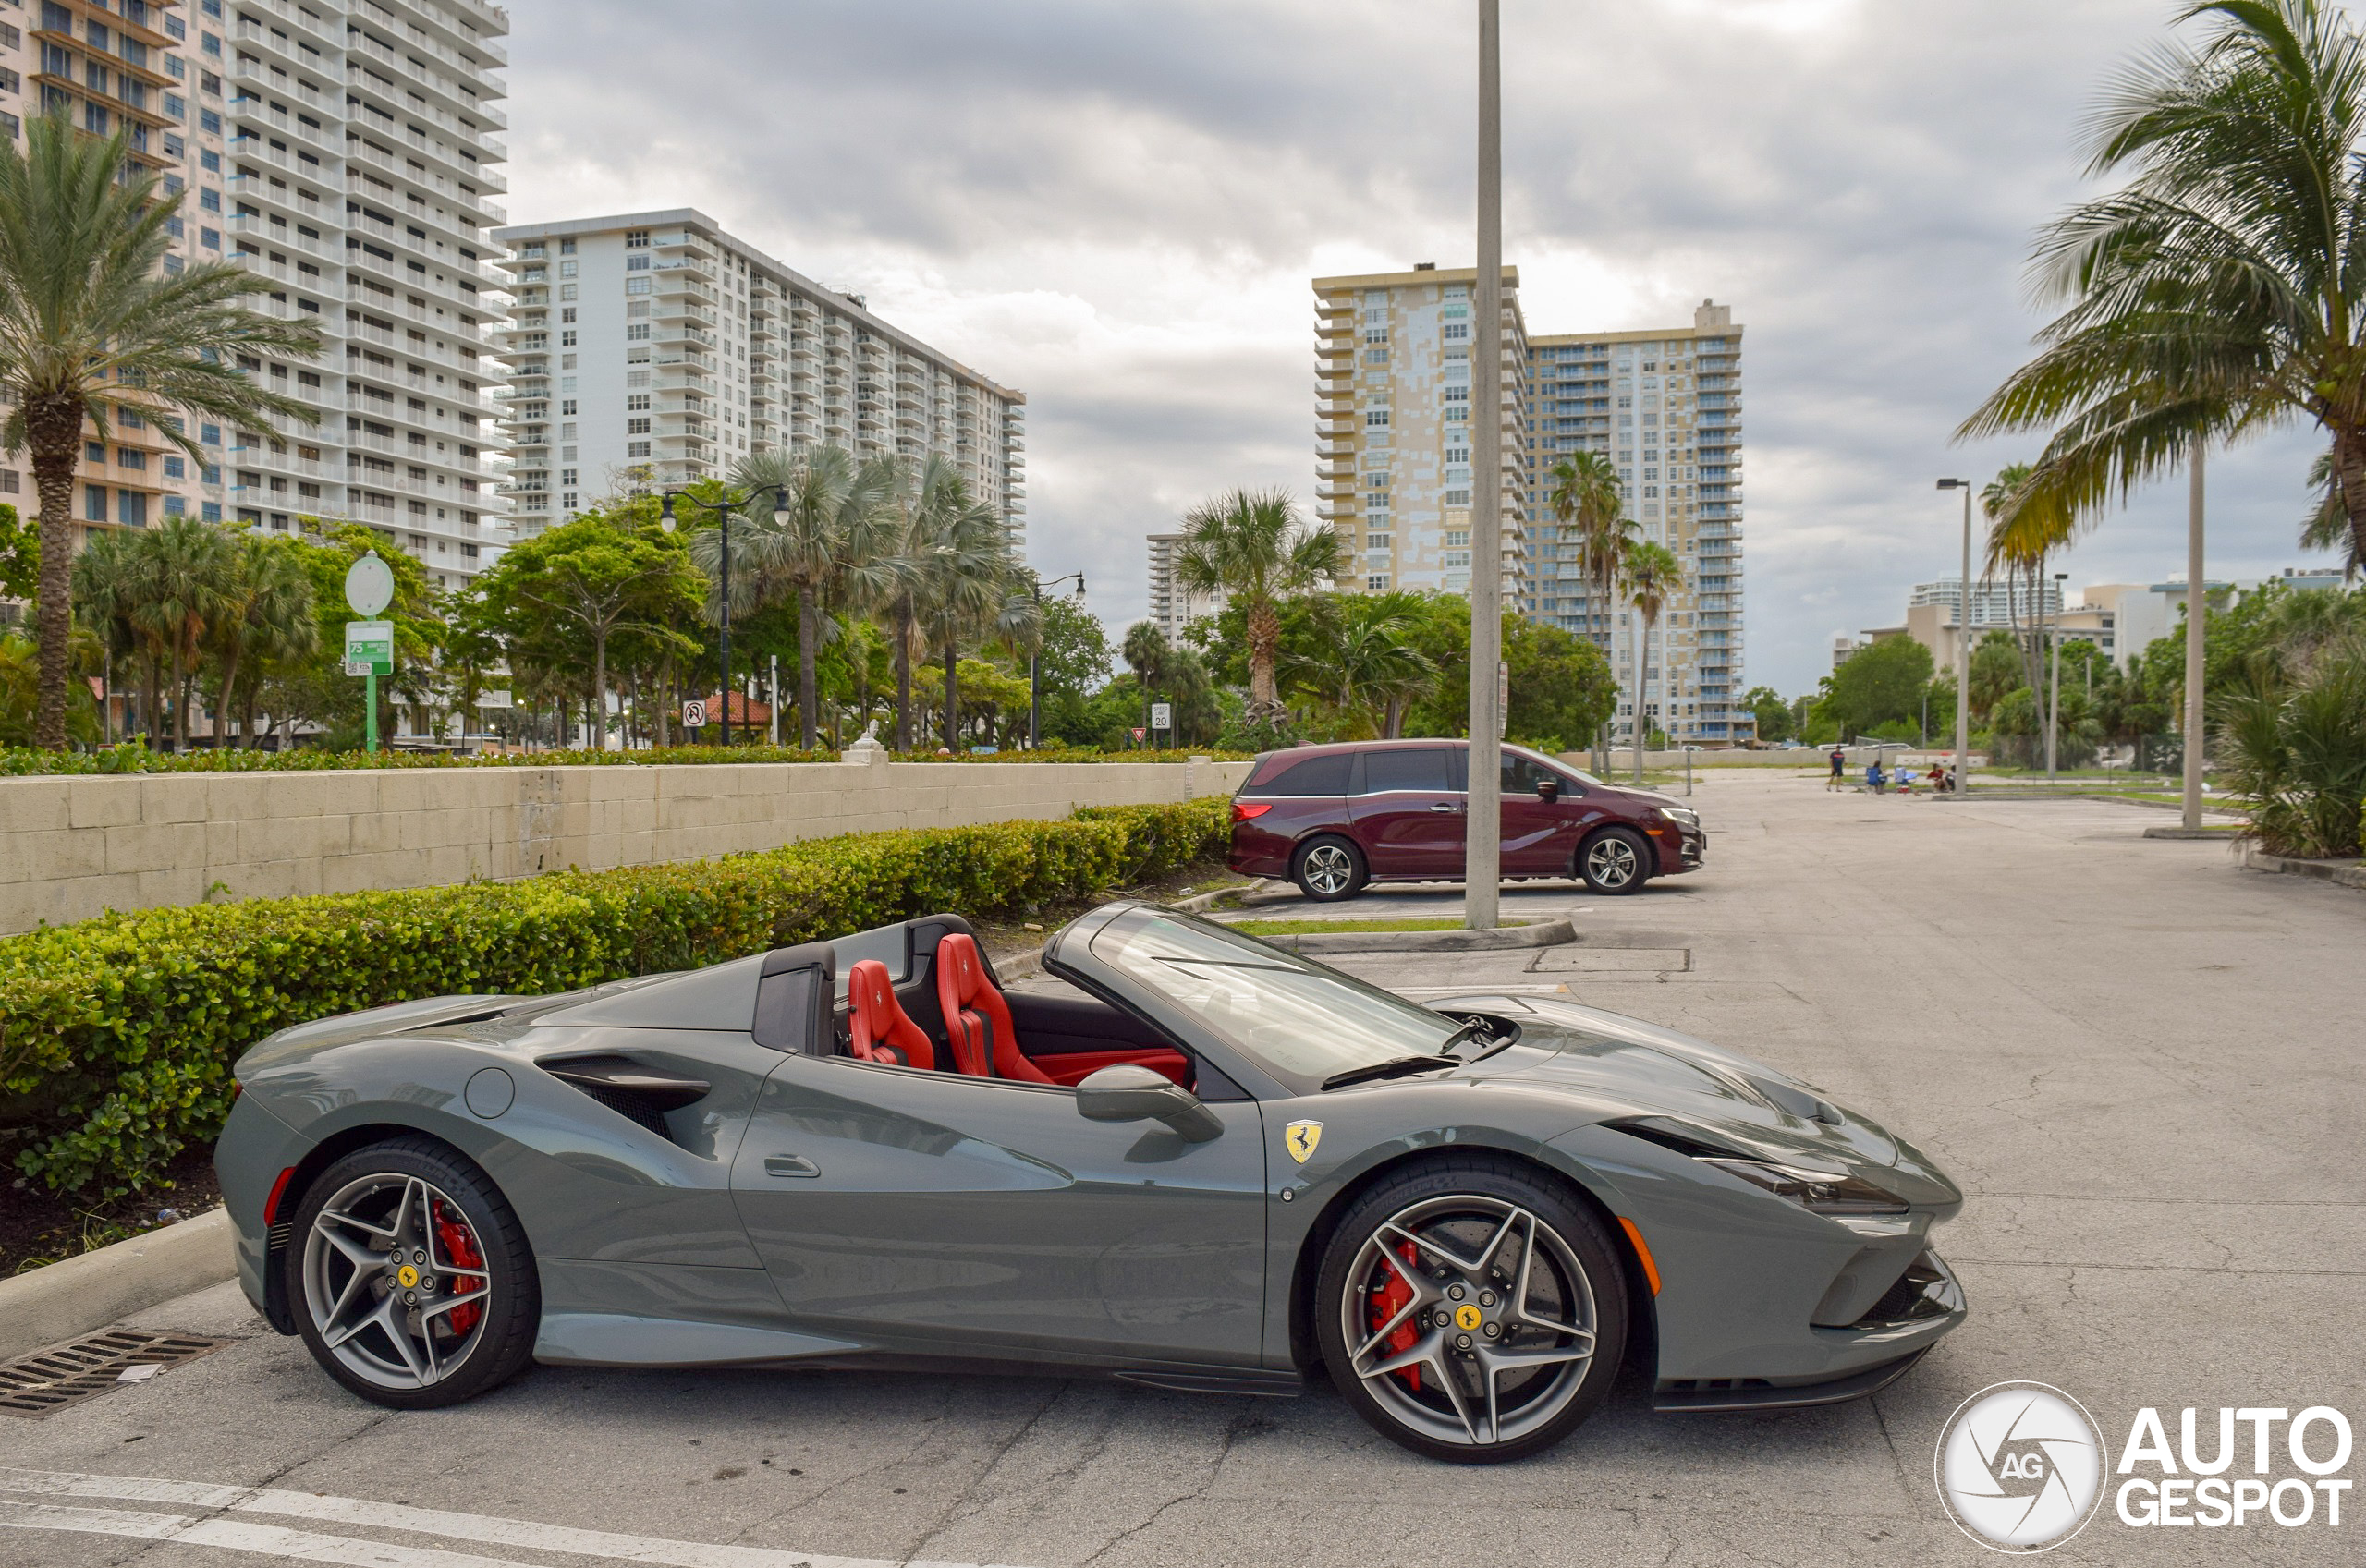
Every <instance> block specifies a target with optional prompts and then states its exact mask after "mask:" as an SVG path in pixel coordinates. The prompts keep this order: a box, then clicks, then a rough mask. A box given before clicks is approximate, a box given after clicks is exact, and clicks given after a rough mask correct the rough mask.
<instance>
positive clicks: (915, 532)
mask: <svg viewBox="0 0 2366 1568" xmlns="http://www.w3.org/2000/svg"><path fill="white" fill-rule="evenodd" d="M932 468H933V472H932V473H929V474H924V475H923V478H922V480H921V488H920V494H919V497H918V501H917V504H915V506H914V507H913V510H912V514H911V521H910V524H909V529H908V530H907V532H906V535H905V538H904V540H903V543H902V548H901V550H900V552H899V553H898V555H897V557H896V565H895V567H894V569H893V572H892V573H891V575H890V576H889V577H888V579H887V580H888V584H889V591H890V592H891V593H892V594H894V595H895V596H896V597H897V598H898V599H902V598H905V597H907V596H908V597H909V606H910V614H911V628H912V629H911V633H910V636H911V638H913V639H916V640H921V641H922V642H923V644H924V645H925V646H930V647H933V648H934V649H935V650H936V661H937V665H938V668H939V669H941V670H942V671H943V672H944V680H945V706H944V730H943V735H944V744H945V749H947V750H956V749H958V747H959V742H960V736H961V715H960V708H961V673H960V668H961V667H960V659H959V653H960V645H961V642H962V640H963V639H964V638H980V637H994V636H1006V635H1012V634H1015V633H1019V632H1022V631H1023V632H1026V633H1027V635H1032V633H1031V629H1030V626H1031V620H1032V616H1033V614H1034V595H1033V593H1032V592H1031V585H1030V583H1029V582H1028V581H1027V580H1026V579H1024V577H1023V568H1021V567H1020V566H1019V565H1018V562H1017V561H1016V560H1015V559H1014V558H1013V557H1012V555H1011V551H1010V530H1009V529H1007V528H1006V527H1005V526H1004V524H1003V520H1002V517H1001V516H1000V515H999V514H997V513H996V512H995V511H994V507H993V505H992V504H989V503H987V502H984V501H981V500H978V499H976V498H974V497H973V496H971V495H970V488H969V485H968V484H967V483H966V482H965V481H964V480H962V478H961V476H960V474H959V473H958V472H957V471H956V470H955V469H954V468H952V466H951V465H950V464H944V465H932ZM899 679H900V677H899Z"/></svg>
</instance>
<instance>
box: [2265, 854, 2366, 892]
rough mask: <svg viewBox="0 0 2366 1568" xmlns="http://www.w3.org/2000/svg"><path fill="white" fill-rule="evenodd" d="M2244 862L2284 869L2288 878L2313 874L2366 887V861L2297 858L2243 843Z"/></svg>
mask: <svg viewBox="0 0 2366 1568" xmlns="http://www.w3.org/2000/svg"><path fill="white" fill-rule="evenodd" d="M2242 857H2243V864H2244V865H2246V866H2248V867H2250V869H2252V870H2254V871H2281V872H2282V873H2284V874H2285V875H2286V876H2287V877H2314V878H2315V879H2316V880H2317V881H2321V882H2332V883H2334V884H2335V885H2336V886H2337V887H2354V888H2366V860H2295V859H2292V858H2291V857H2288V856H2283V855H2270V854H2268V853H2267V852H2266V851H2265V850H2262V849H2254V848H2252V847H2251V846H2250V845H2249V844H2246V845H2243V846H2242Z"/></svg>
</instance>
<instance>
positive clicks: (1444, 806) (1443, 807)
mask: <svg viewBox="0 0 2366 1568" xmlns="http://www.w3.org/2000/svg"><path fill="white" fill-rule="evenodd" d="M1430 809H1431V810H1433V811H1454V812H1462V811H1467V810H1469V809H1470V808H1469V807H1466V806H1457V805H1452V804H1449V803H1448V802H1446V801H1443V800H1441V801H1439V802H1438V803H1437V804H1436V805H1434V806H1432V807H1431V808H1430Z"/></svg>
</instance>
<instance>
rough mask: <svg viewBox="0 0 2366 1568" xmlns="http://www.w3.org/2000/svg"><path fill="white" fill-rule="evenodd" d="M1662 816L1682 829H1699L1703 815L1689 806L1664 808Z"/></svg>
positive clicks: (1661, 811)
mask: <svg viewBox="0 0 2366 1568" xmlns="http://www.w3.org/2000/svg"><path fill="white" fill-rule="evenodd" d="M1660 815H1661V816H1663V817H1665V818H1666V819H1667V820H1669V821H1671V822H1674V823H1675V824H1676V825H1677V827H1680V828H1698V827H1699V826H1700V825H1701V813H1700V812H1698V811H1695V810H1693V809H1692V808H1690V807H1689V806H1663V807H1661V808H1660Z"/></svg>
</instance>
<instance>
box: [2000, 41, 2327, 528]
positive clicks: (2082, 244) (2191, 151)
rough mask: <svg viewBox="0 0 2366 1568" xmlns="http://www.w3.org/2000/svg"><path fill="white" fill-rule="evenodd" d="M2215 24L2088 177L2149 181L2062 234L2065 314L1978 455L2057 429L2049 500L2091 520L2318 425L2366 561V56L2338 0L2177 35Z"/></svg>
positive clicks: (2046, 235)
mask: <svg viewBox="0 0 2366 1568" xmlns="http://www.w3.org/2000/svg"><path fill="white" fill-rule="evenodd" d="M2205 15H2207V16H2211V17H2214V18H2216V19H2217V21H2218V23H2219V26H2218V28H2217V30H2215V31H2214V33H2213V34H2212V36H2211V37H2209V38H2208V39H2206V40H2205V41H2203V42H2202V43H2201V46H2200V47H2198V48H2197V47H2190V46H2187V45H2183V44H2169V45H2165V46H2163V47H2162V48H2160V49H2158V50H2156V51H2154V52H2153V53H2152V54H2150V55H2147V56H2145V57H2144V58H2142V59H2140V60H2138V61H2136V62H2134V63H2132V64H2130V65H2129V66H2128V67H2125V68H2124V69H2123V70H2122V71H2121V73H2120V75H2119V77H2118V79H2117V80H2116V84H2115V85H2114V87H2113V88H2112V90H2111V91H2110V92H2109V93H2108V94H2107V95H2106V96H2105V98H2104V101H2103V103H2101V104H2100V105H2099V106H2098V108H2097V109H2096V111H2095V113H2094V115H2093V116H2092V121H2091V129H2090V154H2091V155H2090V163H2089V172H2090V173H2092V174H2096V175H2104V174H2111V173H2114V172H2117V171H2121V170H2127V171H2129V172H2131V174H2132V176H2133V177H2132V178H2131V179H2130V181H2129V183H2128V187H2127V188H2126V189H2124V190H2121V191H2119V192H2118V193H2116V194H2115V195H2111V196H2106V197H2104V198H2101V199H2099V200H2097V201H2088V202H2083V203H2080V204H2079V205H2078V206H2076V207H2073V208H2072V209H2070V210H2069V211H2068V212H2067V213H2065V214H2063V216H2061V217H2060V218H2058V219H2056V220H2055V222H2054V223H2053V224H2052V225H2049V226H2048V227H2047V228H2046V229H2045V230H2044V231H2043V233H2042V235H2041V237H2040V239H2039V243H2038V248H2037V254H2036V262H2035V274H2036V283H2037V285H2038V287H2039V288H2040V290H2041V291H2042V293H2043V294H2044V295H2047V296H2051V297H2052V298H2055V299H2057V300H2060V301H2062V302H2063V305H2064V309H2063V310H2062V313H2061V314H2060V315H2058V316H2056V317H2055V319H2054V321H2052V322H2049V323H2048V324H2047V325H2046V327H2045V328H2044V330H2043V332H2041V333H2040V334H2038V339H2037V341H2038V344H2039V346H2040V352H2039V353H2038V355H2037V357H2036V358H2035V359H2031V361H2030V362H2029V363H2028V364H2027V365H2025V366H2023V367H2022V368H2021V369H2020V370H2018V371H2015V372H2014V373H2013V375H2012V376H2011V377H2010V378H2009V379H2008V380H2007V381H2006V383H2005V384H2004V385H2003V386H2002V387H2000V388H1998V389H1997V390H1996V392H1995V393H1994V394H1993V395H1991V396H1990V397H1989V398H1988V400H1987V401H1986V402H1985V403H1983V404H1982V405H1981V407H1980V408H1979V409H1978V411H1976V412H1975V413H1973V414H1972V416H1971V417H1970V419H1966V420H1965V421H1964V423H1963V425H1962V427H1961V428H1960V429H1959V430H1958V431H1957V437H1958V439H1970V438H1973V437H1978V436H1985V435H1990V434H1994V433H1995V432H2003V431H2015V430H2026V429H2031V428H2034V427H2038V426H2043V425H2055V426H2057V427H2058V428H2057V429H2056V430H2055V434H2054V436H2053V438H2052V440H2051V441H2050V442H2049V443H2048V444H2047V445H2046V448H2045V451H2044V453H2043V456H2041V457H2040V459H2039V462H2038V465H2037V468H2038V472H2037V474H2036V475H2035V476H2034V479H2033V480H2032V488H2033V493H2035V494H2037V495H2040V496H2046V497H2052V498H2054V499H2056V500H2058V501H2059V503H2060V504H2061V505H2062V506H2063V507H2064V509H2065V510H2067V511H2068V512H2070V513H2072V514H2074V515H2076V516H2079V517H2092V515H2093V513H2094V512H2095V511H2096V510H2097V509H2098V508H2099V507H2100V506H2101V505H2102V504H2104V503H2105V502H2107V501H2108V500H2110V499H2111V498H2113V497H2114V496H2118V495H2125V494H2126V493H2127V492H2128V491H2129V490H2130V489H2132V488H2133V487H2134V486H2135V485H2137V484H2139V483H2140V482H2142V481H2143V480H2147V479H2149V478H2152V477H2153V476H2155V475H2157V474H2159V473H2161V472H2162V471H2164V470H2165V469H2166V468H2168V467H2169V466H2170V465H2172V464H2174V463H2176V462H2177V461H2178V460H2179V459H2181V458H2182V457H2184V456H2186V454H2187V453H2189V451H2191V450H2195V449H2198V447H2199V446H2201V445H2202V444H2208V443H2210V442H2214V441H2222V440H2226V439H2228V438H2233V437H2238V436H2242V435H2247V434H2250V433H2252V432H2257V431H2261V430H2264V429H2267V428H2270V427H2273V426H2278V425H2283V424H2287V423H2290V422H2292V421H2293V420H2295V419H2303V418H2305V419H2311V420H2313V421H2314V422H2315V423H2316V424H2317V425H2318V426H2319V427H2320V428H2322V429H2323V430H2324V431H2325V432H2327V433H2328V434H2329V435H2330V436H2331V438H2332V439H2331V446H2332V456H2333V463H2332V468H2333V480H2334V484H2335V487H2336V490H2337V491H2338V494H2339V500H2340V509H2341V515H2342V517H2343V519H2344V520H2345V521H2346V523H2347V529H2348V535H2349V541H2350V543H2349V548H2350V552H2351V553H2352V554H2353V555H2366V164H2361V153H2366V43H2361V39H2360V33H2359V31H2358V30H2357V28H2356V27H2355V26H2354V25H2353V24H2352V23H2351V22H2350V20H2349V18H2348V17H2347V15H2345V14H2344V12H2343V11H2342V10H2341V9H2340V8H2339V7H2337V6H2332V5H2327V4H2324V3H2323V0H2201V3H2195V4H2189V5H2188V6H2186V7H2185V8H2184V9H2183V11H2182V12H2180V13H2179V16H2178V18H2177V19H2178V20H2179V21H2181V22H2182V21H2189V20H2191V19H2193V18H2198V17H2202V16H2205Z"/></svg>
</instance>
